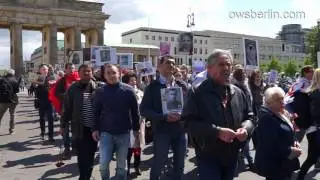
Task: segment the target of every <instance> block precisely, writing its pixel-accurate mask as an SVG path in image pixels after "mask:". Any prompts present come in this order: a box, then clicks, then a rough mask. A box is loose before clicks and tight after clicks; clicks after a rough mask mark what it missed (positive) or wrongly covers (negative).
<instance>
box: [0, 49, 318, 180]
mask: <svg viewBox="0 0 320 180" xmlns="http://www.w3.org/2000/svg"><path fill="white" fill-rule="evenodd" d="M207 59H208V60H207V65H206V70H205V71H203V72H200V73H198V74H195V75H194V76H192V75H191V74H192V73H191V69H190V68H189V67H188V66H186V65H182V66H179V67H178V66H176V65H175V60H174V58H173V57H170V56H164V57H159V60H158V65H157V73H156V74H155V75H154V76H145V77H140V75H139V74H136V73H135V71H134V70H128V71H124V70H121V69H119V68H118V66H117V65H112V64H106V65H103V66H101V68H100V69H99V70H97V71H96V70H94V69H93V68H92V67H91V66H90V65H87V64H83V65H81V66H80V67H79V68H78V69H77V70H76V69H75V66H74V65H73V64H72V63H68V64H66V65H65V70H64V72H63V73H62V72H59V73H56V72H55V71H54V69H53V68H52V66H50V65H45V64H43V65H41V66H40V67H39V76H38V78H37V79H35V80H34V81H32V84H33V86H34V88H35V97H36V98H35V101H34V102H35V103H34V105H35V107H36V108H37V109H38V110H39V117H40V119H39V122H40V130H41V132H40V133H39V134H40V136H41V138H42V139H43V140H45V139H46V138H45V135H46V129H45V127H46V126H45V122H46V120H47V122H48V133H47V135H48V138H47V139H48V141H49V142H50V143H55V139H54V128H53V127H54V119H57V117H59V118H58V119H60V133H61V135H62V137H63V141H64V152H63V159H70V158H71V156H73V155H76V156H77V161H78V169H79V174H80V177H79V179H80V180H89V179H90V177H91V173H92V170H93V165H94V158H95V152H96V151H99V166H100V173H101V178H102V179H103V180H108V179H110V170H109V169H110V162H111V160H112V159H113V155H114V154H115V159H116V163H117V165H116V175H115V176H116V178H117V179H126V178H127V177H128V176H130V161H131V158H132V155H133V156H134V165H133V167H134V170H135V173H136V174H137V175H138V177H139V175H141V172H140V162H141V155H142V151H141V150H142V149H143V147H144V145H145V144H146V143H149V142H151V141H152V146H153V163H152V165H151V171H150V179H151V180H157V179H159V177H160V176H161V174H162V173H163V168H164V166H165V164H166V162H167V159H168V153H169V150H171V151H172V153H173V162H172V168H173V171H172V174H170V175H168V176H169V177H170V178H171V179H174V180H179V179H183V177H184V166H185V158H186V156H187V154H188V150H187V149H188V147H193V148H194V149H195V155H196V166H197V173H198V178H199V179H200V180H207V179H208V180H209V179H210V180H211V179H215V180H232V179H234V177H235V176H236V174H237V173H236V170H237V168H238V164H239V161H240V160H242V159H244V158H245V159H247V166H248V167H249V169H250V170H251V171H252V172H255V173H257V174H259V175H260V176H263V177H266V179H268V180H289V179H291V176H292V174H293V172H294V171H296V170H299V169H300V171H299V173H298V180H302V179H304V177H305V175H306V174H307V172H308V170H309V169H310V167H311V166H312V165H315V164H317V161H318V159H319V156H320V141H319V137H320V136H319V135H320V130H319V126H320V125H319V124H320V111H319V110H318V109H319V108H320V69H316V70H314V68H313V67H311V66H305V67H303V68H302V69H301V72H300V77H299V78H298V79H297V80H296V81H295V82H294V83H292V84H291V85H290V88H288V89H283V87H282V86H281V84H280V85H279V84H277V83H271V84H270V83H268V81H267V79H266V78H265V77H264V74H263V73H262V72H260V71H259V70H250V71H248V70H247V69H246V68H245V67H243V66H242V65H240V64H237V65H234V63H233V58H232V55H231V54H230V52H229V51H227V50H221V49H216V50H214V51H213V52H212V53H211V54H210V55H209V57H208V58H207ZM4 82H6V83H4ZM1 83H3V84H6V86H8V87H7V88H9V89H10V90H11V92H9V93H6V92H7V91H5V87H6V86H4V85H0V97H1V98H0V118H1V119H2V117H3V114H4V113H5V111H6V110H7V109H9V111H10V129H9V131H10V133H12V132H13V131H14V109H15V108H16V105H17V103H18V96H17V95H16V94H17V93H18V92H19V82H18V81H17V80H15V79H14V71H13V70H10V71H8V73H7V77H4V78H1ZM171 87H179V88H181V89H182V96H183V97H182V98H183V102H185V103H184V107H183V110H182V112H169V113H164V112H163V108H162V106H163V103H162V99H161V98H162V97H161V89H163V88H171ZM3 97H9V98H7V99H3ZM297 106H299V108H297ZM302 106H303V107H302ZM56 116H57V117H56ZM70 132H71V136H70ZM305 134H306V137H307V140H308V151H307V152H302V149H301V146H300V144H299V143H300V142H301V141H302V139H303V137H304V135H305ZM251 139H252V141H253V145H254V149H255V151H256V153H255V156H254V157H253V156H252V154H251V152H250V141H251ZM302 153H307V154H308V155H307V159H306V160H305V162H303V164H302V166H301V168H300V162H299V159H298V158H299V156H300V155H301V154H302Z"/></svg>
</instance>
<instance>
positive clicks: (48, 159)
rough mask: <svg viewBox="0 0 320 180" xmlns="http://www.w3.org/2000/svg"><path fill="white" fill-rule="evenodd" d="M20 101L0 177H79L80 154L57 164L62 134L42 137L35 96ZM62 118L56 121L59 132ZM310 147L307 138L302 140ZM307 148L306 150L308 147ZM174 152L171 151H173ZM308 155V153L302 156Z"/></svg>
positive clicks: (192, 171)
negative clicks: (51, 141) (47, 139)
mask: <svg viewBox="0 0 320 180" xmlns="http://www.w3.org/2000/svg"><path fill="white" fill-rule="evenodd" d="M19 96H20V104H19V106H18V108H17V113H16V133H15V134H14V135H8V125H9V116H8V114H6V116H5V117H4V119H3V120H2V123H1V128H0V180H38V179H47V180H49V179H67V180H75V179H77V178H78V176H77V175H78V172H77V164H76V158H75V157H73V158H72V159H71V160H68V161H64V162H65V163H66V165H64V166H63V167H60V168H57V167H56V166H55V163H56V162H57V159H58V154H59V146H60V145H61V144H62V141H61V137H60V136H59V135H58V134H57V135H56V137H55V138H56V139H57V141H56V143H55V145H50V144H48V143H46V142H43V141H41V139H40V137H39V134H40V128H39V121H38V113H37V111H36V110H35V109H34V108H33V99H32V98H30V97H28V96H27V95H26V93H25V92H22V93H20V94H19ZM58 126H59V124H58V122H56V123H55V127H56V129H55V130H56V132H57V131H58ZM302 146H303V148H304V150H306V141H304V142H303V143H302ZM151 148H152V147H150V146H147V147H146V148H145V149H144V151H143V152H144V153H143V154H144V155H143V157H142V166H141V168H142V170H143V172H142V176H139V177H137V178H135V179H141V180H142V179H148V174H149V167H150V163H151V161H152V160H151V159H152V154H151V152H152V149H151ZM305 152H306V151H305ZM170 156H171V155H170ZM304 159H305V154H304V155H303V156H302V157H301V160H304ZM194 162H195V161H194V151H193V150H192V149H190V150H189V156H188V158H187V159H186V161H185V164H186V170H185V179H187V180H189V179H196V168H195V166H194ZM114 166H115V163H114V162H112V167H111V175H112V176H113V175H114ZM93 177H94V179H96V180H98V179H100V176H99V168H98V166H97V165H96V166H95V168H94V172H93ZM163 179H167V178H165V177H164V178H163ZM236 179H237V180H260V179H263V178H261V177H259V176H257V175H255V174H254V173H251V172H249V171H244V172H241V173H240V174H239V177H238V178H236ZM306 179H310V180H316V179H318V180H319V179H320V173H318V175H317V174H316V172H314V171H313V170H311V172H310V173H309V175H308V177H307V178H306Z"/></svg>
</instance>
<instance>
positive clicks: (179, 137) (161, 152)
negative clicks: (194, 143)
mask: <svg viewBox="0 0 320 180" xmlns="http://www.w3.org/2000/svg"><path fill="white" fill-rule="evenodd" d="M153 140H154V144H153V155H154V156H153V163H152V167H151V171H150V179H151V180H158V179H159V177H160V175H161V170H162V168H163V167H164V165H165V163H166V161H167V160H168V152H169V147H171V148H172V151H173V175H172V178H171V179H174V180H180V179H182V178H183V171H184V159H185V157H186V148H187V147H186V144H187V143H186V136H185V134H184V133H155V134H154V136H153Z"/></svg>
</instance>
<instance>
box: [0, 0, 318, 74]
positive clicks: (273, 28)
mask: <svg viewBox="0 0 320 180" xmlns="http://www.w3.org/2000/svg"><path fill="white" fill-rule="evenodd" d="M83 1H94V2H101V3H105V5H104V7H103V11H104V12H105V13H107V14H110V15H111V17H110V19H109V20H108V21H106V30H105V43H121V33H122V32H125V31H128V30H131V29H134V28H137V27H141V26H144V27H148V26H150V27H155V28H164V29H176V30H188V29H187V28H186V24H187V14H188V13H190V12H194V14H195V24H196V25H195V27H194V28H193V30H218V31H227V32H234V33H241V34H250V35H258V36H269V37H275V36H276V33H278V31H279V30H280V29H281V26H282V25H283V24H289V23H297V24H302V26H303V27H304V28H309V27H311V26H314V25H316V22H317V19H318V18H320V11H318V9H317V8H318V7H320V1H319V0H261V1H258V2H257V1H255V0H241V1H239V0H83ZM245 12H248V13H249V16H250V18H248V16H247V18H237V17H239V16H241V14H242V13H245ZM289 12H290V13H291V16H292V18H284V17H283V16H284V14H288V13H289ZM295 12H302V13H300V14H299V13H295ZM255 13H256V14H259V13H260V17H261V16H264V18H254V16H255ZM261 13H263V15H261ZM277 14H278V15H279V16H280V17H277ZM256 16H259V15H256ZM293 16H295V17H293ZM58 39H63V34H61V33H59V34H58ZM23 42H24V43H23V56H24V57H26V58H28V59H29V58H30V55H31V53H32V51H33V50H34V49H35V48H37V47H39V46H40V45H41V33H40V32H33V31H23ZM9 50H10V47H9V31H8V30H0V53H1V56H0V68H3V67H8V66H9V57H10V56H9V53H10V52H9Z"/></svg>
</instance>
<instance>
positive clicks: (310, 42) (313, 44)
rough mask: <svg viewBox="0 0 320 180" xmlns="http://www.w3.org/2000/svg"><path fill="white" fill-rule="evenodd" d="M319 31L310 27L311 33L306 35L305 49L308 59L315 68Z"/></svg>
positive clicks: (319, 37)
mask: <svg viewBox="0 0 320 180" xmlns="http://www.w3.org/2000/svg"><path fill="white" fill-rule="evenodd" d="M319 41H320V30H319V29H318V28H317V26H315V27H312V29H311V31H310V32H309V33H308V34H307V38H306V48H307V53H308V58H309V59H310V60H311V62H312V64H313V65H314V66H315V65H316V64H317V51H318V50H319Z"/></svg>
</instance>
